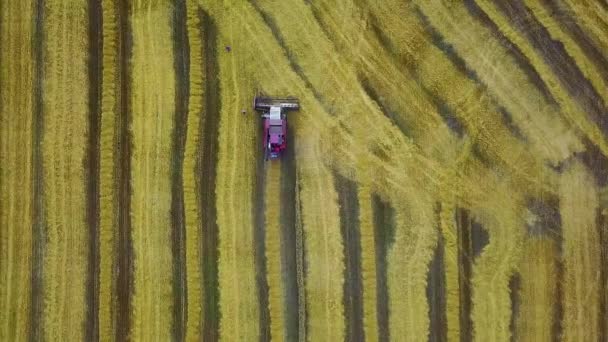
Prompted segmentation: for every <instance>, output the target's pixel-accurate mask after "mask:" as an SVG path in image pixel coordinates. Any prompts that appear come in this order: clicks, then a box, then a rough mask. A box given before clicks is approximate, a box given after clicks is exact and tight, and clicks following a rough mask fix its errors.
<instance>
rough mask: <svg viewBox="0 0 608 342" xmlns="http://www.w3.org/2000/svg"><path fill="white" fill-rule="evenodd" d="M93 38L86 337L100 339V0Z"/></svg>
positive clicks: (94, 5) (92, 13)
mask: <svg viewBox="0 0 608 342" xmlns="http://www.w3.org/2000/svg"><path fill="white" fill-rule="evenodd" d="M88 3H89V4H88V5H89V8H88V15H89V27H88V30H89V32H88V35H89V36H88V39H89V61H88V73H89V75H88V77H89V113H88V115H89V118H88V121H89V123H88V125H89V136H88V142H87V150H86V156H85V158H86V161H85V168H86V170H85V179H86V198H87V199H86V201H87V203H86V222H87V226H88V227H87V229H88V244H89V246H88V249H89V253H88V265H87V279H86V291H85V296H86V303H87V309H86V320H85V321H86V323H85V332H84V337H85V340H87V341H97V340H99V315H98V312H99V267H100V254H99V253H100V250H99V210H100V206H99V184H100V183H99V182H100V179H99V158H100V149H99V146H100V140H99V139H100V135H99V134H100V125H101V102H100V100H101V81H102V74H101V72H102V58H101V57H102V38H103V27H102V15H103V12H102V8H101V2H100V1H97V0H89V1H88Z"/></svg>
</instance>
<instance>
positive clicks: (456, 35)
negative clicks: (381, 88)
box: [415, 0, 583, 164]
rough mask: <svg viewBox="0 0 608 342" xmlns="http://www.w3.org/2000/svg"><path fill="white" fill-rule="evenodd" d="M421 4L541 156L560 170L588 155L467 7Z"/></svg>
mask: <svg viewBox="0 0 608 342" xmlns="http://www.w3.org/2000/svg"><path fill="white" fill-rule="evenodd" d="M415 3H416V4H417V5H418V6H419V8H420V10H421V11H422V13H423V14H424V15H426V17H427V18H428V20H429V22H430V24H431V25H433V26H434V27H435V28H436V29H437V30H438V32H439V33H440V34H441V35H443V37H444V38H445V40H446V42H448V43H450V44H452V46H453V48H454V51H456V53H458V55H459V56H460V57H462V59H463V60H464V61H465V62H466V64H467V65H468V66H469V67H470V68H472V69H473V70H474V71H475V72H476V74H477V76H478V77H479V79H480V81H481V82H482V83H483V84H485V86H487V88H488V91H489V92H490V94H491V95H492V97H494V98H495V99H496V100H497V102H498V104H499V105H502V106H504V108H505V109H506V110H507V111H508V112H509V113H511V115H512V116H513V120H514V123H515V124H516V125H517V126H518V127H519V128H520V129H521V130H522V133H523V134H524V136H526V137H527V138H528V139H529V140H530V143H531V145H533V146H537V147H536V148H535V150H536V149H544V150H545V152H544V153H543V156H544V158H546V159H548V160H550V161H551V163H553V164H555V163H558V162H560V161H562V160H563V159H565V158H567V157H568V156H570V155H571V154H572V153H574V152H579V151H581V150H582V148H583V147H582V145H581V143H580V141H579V139H578V138H577V137H576V135H575V134H574V133H572V131H570V130H569V129H568V126H567V123H566V122H564V121H563V120H560V119H557V118H556V117H555V114H554V112H555V111H557V110H558V109H557V108H555V106H552V105H550V104H549V103H548V102H547V101H546V100H544V97H543V95H542V94H541V92H540V91H539V89H537V88H536V87H535V86H534V85H533V84H531V83H530V81H529V79H528V77H527V76H526V74H525V72H524V71H523V70H522V69H520V68H519V67H518V65H517V64H516V61H515V60H514V58H513V57H512V56H511V55H510V54H509V53H508V51H507V50H506V49H505V48H504V47H503V46H502V45H501V43H500V41H499V40H498V39H497V38H496V37H494V36H493V35H492V33H491V32H490V31H489V30H488V29H487V28H485V27H483V26H481V25H479V23H477V22H475V20H474V19H473V18H472V17H471V16H470V15H469V14H468V13H467V10H466V8H465V7H464V5H463V4H460V3H454V4H451V5H447V4H445V3H444V2H443V1H439V0H432V1H415ZM478 42H485V43H484V44H479V43H478ZM556 137H559V139H557V138H556Z"/></svg>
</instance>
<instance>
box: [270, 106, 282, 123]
mask: <svg viewBox="0 0 608 342" xmlns="http://www.w3.org/2000/svg"><path fill="white" fill-rule="evenodd" d="M268 114H269V119H270V120H271V121H272V120H281V107H279V106H272V107H270V112H269V113H268Z"/></svg>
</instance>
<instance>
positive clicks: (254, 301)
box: [201, 3, 267, 341]
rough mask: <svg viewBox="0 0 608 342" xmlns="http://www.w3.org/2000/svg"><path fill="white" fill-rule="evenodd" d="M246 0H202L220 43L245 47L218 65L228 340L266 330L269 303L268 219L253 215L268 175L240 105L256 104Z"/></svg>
mask: <svg viewBox="0 0 608 342" xmlns="http://www.w3.org/2000/svg"><path fill="white" fill-rule="evenodd" d="M242 5H243V4H242V3H232V4H226V6H224V5H222V4H219V3H201V6H203V8H204V9H205V10H206V11H209V14H210V16H211V17H212V18H213V19H214V23H217V25H218V30H217V32H218V33H219V32H224V34H225V35H224V36H222V37H221V38H220V37H218V38H217V40H216V43H219V42H220V41H221V42H222V44H223V45H228V46H230V47H231V48H232V51H233V52H236V51H241V53H228V52H227V51H222V52H221V53H220V52H219V51H218V53H217V54H216V56H217V63H218V64H217V65H218V70H221V72H222V75H224V76H225V77H221V78H219V86H220V88H221V92H220V94H219V95H220V101H221V111H219V113H220V115H219V120H220V121H219V136H218V145H217V146H218V148H217V155H218V161H217V164H216V168H217V169H218V170H221V172H218V173H217V179H216V187H215V191H216V205H217V224H218V242H219V243H218V245H219V258H218V259H219V260H218V284H219V289H220V291H221V292H220V296H219V307H220V311H221V321H220V327H219V338H220V339H222V340H228V341H243V340H247V341H256V340H258V339H259V338H260V333H261V332H262V326H261V324H260V322H261V315H262V314H263V313H261V312H260V310H261V308H266V307H267V306H266V305H265V304H264V303H262V301H261V300H260V299H262V298H263V297H262V296H261V295H260V289H262V287H261V286H260V280H264V281H265V275H264V274H260V272H259V270H260V268H259V266H260V263H259V262H256V260H258V261H259V260H261V261H262V263H261V264H262V265H263V258H261V259H260V258H259V256H260V253H261V255H262V256H263V250H260V244H261V245H263V240H260V239H259V233H260V228H261V227H260V225H259V222H260V220H259V218H260V217H261V218H262V219H263V215H261V214H259V215H258V216H255V215H254V212H255V213H259V211H260V210H262V213H263V209H262V208H260V203H263V202H259V199H260V198H261V196H260V195H261V194H262V193H261V192H260V191H259V190H257V187H258V184H261V183H260V181H261V180H260V179H259V178H257V177H256V176H260V175H263V173H261V172H258V160H259V161H261V158H260V159H258V158H256V157H257V156H258V155H259V152H258V151H259V150H258V146H259V145H258V142H259V140H258V139H257V137H258V135H257V133H256V131H257V129H258V126H257V125H256V124H255V123H256V122H258V121H257V120H258V118H256V117H255V116H253V115H251V116H242V115H241V114H240V111H241V109H243V108H249V106H250V105H251V89H254V87H253V84H252V83H251V78H250V74H249V71H248V69H247V68H245V66H248V65H249V63H250V59H249V58H247V57H246V56H247V54H246V53H244V52H245V51H247V49H246V48H244V46H245V44H246V43H248V41H247V40H244V39H243V36H244V32H243V30H244V29H245V26H243V25H241V24H240V23H239V20H238V18H239V16H240V15H241V11H240V8H239V6H242ZM216 48H217V46H216ZM254 120H255V121H254ZM259 189H263V188H262V187H259ZM254 200H255V202H254ZM262 223H263V220H262ZM256 235H257V236H256ZM256 257H257V258H256ZM256 272H257V274H256ZM264 328H265V327H264Z"/></svg>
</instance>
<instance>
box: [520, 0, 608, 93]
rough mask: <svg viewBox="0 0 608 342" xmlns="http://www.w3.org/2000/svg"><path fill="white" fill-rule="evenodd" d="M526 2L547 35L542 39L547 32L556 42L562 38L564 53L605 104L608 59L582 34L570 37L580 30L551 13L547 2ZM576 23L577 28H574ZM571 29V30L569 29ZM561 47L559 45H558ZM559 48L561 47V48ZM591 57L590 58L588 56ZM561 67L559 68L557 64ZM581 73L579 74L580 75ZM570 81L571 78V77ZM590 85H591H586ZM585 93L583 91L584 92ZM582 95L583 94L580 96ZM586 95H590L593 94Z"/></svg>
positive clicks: (525, 0) (546, 53) (532, 0)
mask: <svg viewBox="0 0 608 342" xmlns="http://www.w3.org/2000/svg"><path fill="white" fill-rule="evenodd" d="M524 4H525V6H526V7H527V9H528V11H529V14H530V16H533V18H535V20H536V21H537V24H536V25H539V26H540V25H542V27H543V28H544V30H543V31H545V33H546V34H545V36H544V37H543V38H545V39H546V38H547V34H549V35H550V39H551V40H553V41H554V42H557V41H559V42H560V43H561V44H562V45H563V49H564V50H565V51H563V52H564V53H567V55H568V56H569V57H570V58H569V59H570V61H567V60H566V61H564V62H570V63H576V65H577V66H578V69H579V70H580V72H581V73H582V76H584V77H585V78H586V79H587V80H588V81H589V82H590V83H591V85H592V86H593V88H595V91H596V92H597V93H596V94H595V96H597V98H598V99H599V98H601V99H602V101H603V102H604V103H606V101H607V100H608V68H606V65H607V64H608V61H606V60H605V59H604V58H603V56H601V55H599V54H598V53H597V50H595V48H594V47H592V46H589V44H587V43H586V42H587V41H586V39H585V37H581V36H580V35H578V36H577V35H574V37H571V36H570V35H569V34H568V33H570V32H571V33H573V34H576V33H578V31H577V30H576V26H574V25H569V24H565V25H564V22H565V20H559V17H556V15H555V14H553V13H551V12H550V11H549V10H548V9H547V7H546V6H550V5H547V1H544V0H524ZM573 26H574V27H573ZM566 28H568V31H566ZM558 47H559V45H558ZM558 50H559V48H558ZM543 53H544V54H545V59H546V58H547V56H548V55H550V54H553V53H550V52H545V50H543ZM588 56H589V57H588ZM551 58H552V59H555V58H556V56H552V57H551ZM558 68H559V67H558ZM580 77H581V76H579V78H580ZM570 81H572V80H571V79H570ZM587 87H589V85H587ZM581 93H582V94H581ZM579 94H581V95H582V96H585V95H587V94H585V92H580V93H579ZM579 96H580V95H579ZM587 96H591V95H590V94H589V95H587Z"/></svg>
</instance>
